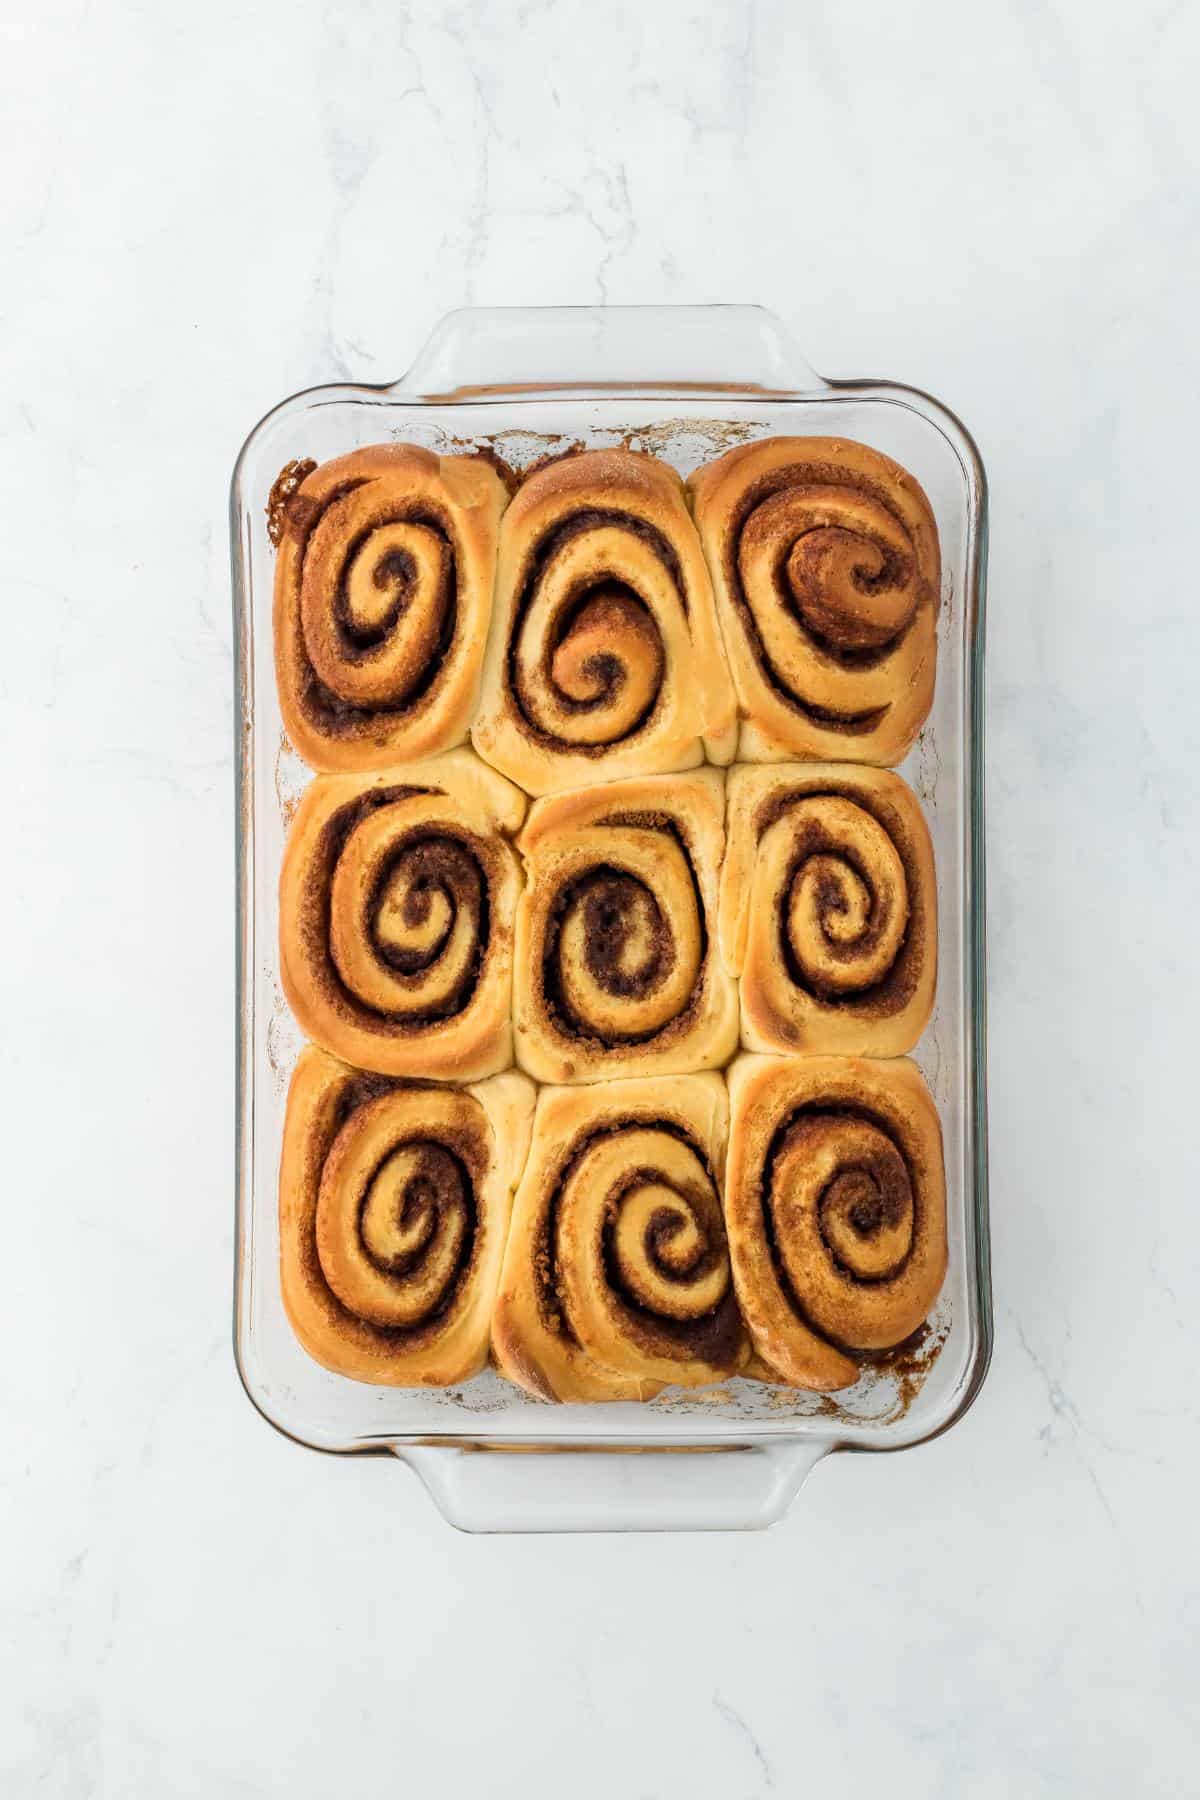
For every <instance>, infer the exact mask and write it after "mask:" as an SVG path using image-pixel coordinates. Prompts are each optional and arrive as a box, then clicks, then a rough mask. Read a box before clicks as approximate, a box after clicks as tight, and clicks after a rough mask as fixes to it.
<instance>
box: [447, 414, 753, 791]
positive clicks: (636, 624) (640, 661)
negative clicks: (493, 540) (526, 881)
mask: <svg viewBox="0 0 1200 1800" xmlns="http://www.w3.org/2000/svg"><path fill="white" fill-rule="evenodd" d="M734 736H735V710H734V702H733V691H732V688H731V686H730V683H729V676H728V671H727V669H726V666H725V661H724V657H723V655H722V652H721V646H720V638H719V635H718V632H717V626H716V618H715V614H714V611H713V600H712V589H711V586H710V583H709V578H708V571H707V569H706V567H705V564H704V558H703V556H702V555H701V553H700V546H699V544H698V542H697V540H696V533H695V528H694V526H693V524H692V521H691V518H690V516H689V514H688V510H687V506H686V504H685V501H684V491H683V485H682V483H681V481H680V479H679V477H678V475H676V474H675V472H674V470H673V469H671V468H670V467H669V466H668V465H667V464H666V463H660V462H655V461H653V460H652V459H651V458H649V457H647V456H641V455H635V454H634V453H632V452H631V451H627V450H592V451H588V452H585V453H584V454H582V455H577V456H569V457H566V458H563V459H561V460H559V461H557V462H554V463H551V464H549V465H548V466H546V467H545V468H543V469H540V470H539V471H538V472H537V473H535V474H533V475H531V476H530V477H529V478H528V479H527V480H526V481H525V482H524V484H523V485H522V486H521V487H520V488H519V489H518V491H517V494H516V496H515V498H514V499H513V502H512V504H511V506H510V507H509V509H508V511H507V512H506V513H505V515H504V519H503V522H502V524H501V530H500V548H499V556H498V562H497V572H496V603H495V607H494V609H493V614H492V630H491V636H490V638H489V641H488V650H487V659H486V662H485V665H484V677H483V689H482V695H481V700H480V709H479V713H478V716H477V718H476V723H475V726H474V729H473V732H472V738H473V741H474V744H475V748H476V749H477V750H478V751H479V753H480V755H481V756H484V757H486V758H487V760H488V762H490V763H493V764H494V765H495V767H496V768H498V769H500V770H502V771H503V773H504V774H506V775H508V776H510V777H511V778H512V779H513V780H514V781H517V782H519V783H520V785H521V786H522V787H523V788H524V789H525V790H526V791H527V792H528V793H530V794H550V793H557V792H559V791H560V790H561V789H563V788H568V787H583V786H586V785H588V784H590V783H594V782H598V781H611V780H615V779H616V778H618V777H620V776H626V775H648V774H661V773H665V772H668V771H671V770H677V769H687V768H693V767H694V766H695V765H696V764H697V763H699V762H701V761H702V760H703V751H704V746H707V750H708V755H709V758H710V760H711V761H714V762H728V761H729V758H730V756H731V755H732V753H733V740H734Z"/></svg>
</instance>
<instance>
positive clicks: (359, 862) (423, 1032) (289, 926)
mask: <svg viewBox="0 0 1200 1800" xmlns="http://www.w3.org/2000/svg"><path fill="white" fill-rule="evenodd" d="M524 809H525V800H524V796H523V795H522V794H520V793H519V792H518V791H517V789H516V788H514V787H512V786H511V785H510V784H509V783H508V782H507V781H505V780H504V779H503V777H502V776H499V775H497V774H496V772H495V770H493V769H489V768H487V767H486V766H485V765H484V764H483V763H481V762H480V761H479V760H478V758H476V757H475V756H473V755H472V754H471V752H470V751H469V750H454V751H451V752H449V753H448V754H447V755H446V756H442V757H435V758H431V759H430V760H429V761H428V762H420V763H409V764H407V765H405V766H404V767H403V768H399V769H387V770H383V771H381V772H380V773H379V774H376V775H324V776H319V777H318V778H317V780H315V781H314V782H313V783H312V785H311V786H310V787H309V788H308V790H307V791H306V793H305V794H304V796H303V798H302V800H301V802H300V805H299V807H298V808H297V809H296V814H295V817H294V818H293V820H292V824H291V828H290V830H289V833H288V839H287V845H286V848H285V850H284V856H283V869H282V873H281V876H280V883H279V941H280V969H281V974H282V978H283V988H284V993H285V994H286V995H287V999H288V1003H289V1005H290V1006H291V1008H292V1011H293V1012H294V1013H295V1015H296V1018H297V1020H298V1021H299V1023H300V1026H301V1028H302V1029H303V1030H304V1031H305V1032H306V1033H307V1035H308V1036H309V1037H311V1038H313V1039H314V1040H315V1041H316V1042H317V1043H318V1044H320V1045H321V1046H322V1048H323V1049H326V1050H329V1051H331V1052H332V1053H333V1054H334V1055H336V1056H340V1057H342V1058H343V1059H344V1060H345V1061H346V1062H350V1063H353V1064H354V1065H355V1066H356V1067H358V1068H362V1069H372V1070H375V1071H377V1072H379V1073H381V1074H385V1075H416V1076H429V1077H434V1078H442V1079H448V1080H452V1081H471V1080H477V1079H478V1078H479V1077H480V1076H483V1075H491V1074H494V1073H495V1072H496V1071H497V1070H499V1069H502V1068H505V1067H506V1066H507V1065H508V1064H509V1063H510V1062H511V1060H512V1056H511V1050H512V1031H511V1025H510V1019H509V1008H510V1000H511V994H512V954H513V940H512V920H513V914H514V912H515V910H516V904H517V896H518V894H519V893H520V891H521V872H520V866H519V864H518V862H517V857H516V853H515V852H514V850H513V848H512V846H511V844H510V843H508V842H507V840H506V838H505V837H504V836H503V835H502V833H505V832H513V831H515V830H516V828H517V826H518V825H519V823H520V821H521V817H522V814H523V812H524Z"/></svg>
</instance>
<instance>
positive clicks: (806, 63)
mask: <svg viewBox="0 0 1200 1800" xmlns="http://www.w3.org/2000/svg"><path fill="white" fill-rule="evenodd" d="M0 30H2V34H3V45H4V48H3V54H2V55H0V84H2V86H3V90H4V93H3V105H2V106H0V141H2V143H3V151H4V165H5V167H6V169H7V170H8V176H9V179H8V181H7V182H6V183H5V184H4V189H5V191H4V195H3V207H4V230H3V240H2V241H3V244H4V252H5V275H4V280H3V288H2V292H3V312H4V332H3V358H2V363H0V367H2V369H3V375H2V383H3V412H2V421H3V434H2V455H3V490H4V494H5V498H6V507H5V515H6V519H5V529H4V532H3V536H2V537H0V571H2V577H3V593H4V600H5V620H6V631H7V647H6V652H5V655H4V658H3V661H2V662H0V684H2V691H3V713H2V717H3V729H4V735H5V742H6V761H7V768H8V779H7V792H6V805H5V812H6V818H7V828H6V832H5V842H6V852H7V854H6V857H5V875H4V880H3V883H2V884H0V895H2V904H3V908H4V915H5V919H6V928H5V929H6V934H7V939H8V942H9V945H10V947H11V946H15V953H13V952H12V950H10V955H9V957H7V958H6V959H5V971H4V977H3V979H4V1017H5V1020H6V1024H7V1030H6V1031H5V1032H4V1044H5V1051H4V1084H3V1085H4V1096H5V1102H6V1104H5V1108H4V1111H5V1116H6V1120H7V1139H8V1174H7V1179H6V1180H5V1183H4V1187H5V1196H4V1209H5V1210H4V1218H5V1230H4V1240H3V1248H4V1271H5V1274H4V1284H3V1303H2V1305H0V1341H2V1342H3V1344H4V1347H5V1348H4V1358H3V1365H2V1367H0V1443H2V1445H3V1450H2V1451H0V1620H2V1621H3V1629H2V1630H0V1792H2V1793H3V1794H4V1795H5V1796H9V1795H12V1796H14V1797H21V1800H23V1797H24V1796H27V1795H28V1796H32V1795H38V1796H46V1797H48V1800H68V1797H69V1800H83V1797H85V1796H89V1797H91V1796H95V1797H102V1800H130V1797H132V1796H142V1795H158V1794H170V1795H171V1796H172V1797H173V1800H192V1797H195V1800H213V1797H214V1796H222V1797H224V1796H231V1797H233V1800H267V1797H270V1800H274V1797H276V1796H285V1795H286V1796H289V1797H293V1796H313V1797H324V1796H328V1795H333V1794H350V1795H354V1796H359V1797H365V1796H374V1795H384V1794H388V1795H390V1794H393V1793H414V1794H416V1793H422V1794H424V1793H435V1794H443V1793H445V1794H454V1793H468V1792H485V1793H488V1794H494V1795H497V1796H505V1795H509V1794H513V1795H516V1794H520V1795H525V1796H541V1795H557V1794H559V1793H562V1792H567V1793H570V1794H571V1795H573V1796H575V1797H576V1800H594V1797H599V1796H609V1795H612V1794H615V1793H621V1794H628V1795H630V1796H635V1797H638V1800H651V1797H654V1800H658V1797H662V1800H674V1796H677V1795H680V1794H684V1793H687V1794H690V1795H695V1796H703V1797H705V1800H707V1797H708V1796H714V1797H715V1796H737V1797H738V1800H750V1797H754V1796H760V1795H768V1794H776V1793H778V1794H781V1795H782V1794H795V1793H799V1792H802V1791H806V1790H807V1791H811V1792H828V1793H837V1794H842V1793H846V1794H849V1793H863V1792H866V1791H869V1788H868V1784H870V1783H878V1784H880V1786H881V1788H885V1789H886V1791H887V1792H888V1793H889V1794H890V1795H892V1796H895V1797H897V1800H900V1797H901V1796H909V1795H912V1796H917V1795H921V1796H930V1795H933V1796H946V1797H948V1800H957V1797H958V1796H961V1795H970V1796H972V1800H979V1797H985V1800H986V1797H992V1796H995V1797H996V1800H1009V1797H1010V1796H1012V1795H1021V1796H1023V1797H1024V1800H1037V1797H1039V1796H1043V1795H1046V1796H1050V1795H1055V1796H1057V1795H1063V1794H1071V1795H1075V1794H1087V1795H1089V1796H1107V1795H1113V1796H1118V1795H1120V1796H1125V1795H1130V1794H1136V1795H1138V1796H1157V1795H1176V1794H1183V1793H1186V1792H1191V1791H1194V1789H1195V1782H1196V1775H1195V1761H1196V1757H1197V1754H1198V1752H1200V1743H1198V1742H1197V1727H1196V1709H1195V1685H1196V1674H1197V1648H1196V1646H1197V1626H1198V1624H1200V1596H1198V1591H1197V1566H1196V1564H1197V1558H1196V1551H1197V1540H1196V1526H1195V1518H1196V1499H1195V1483H1196V1477H1197V1463H1198V1457H1197V1430H1196V1425H1197V1405H1196V1380H1195V1374H1194V1366H1195V1362H1196V1355H1197V1332H1196V1300H1195V1295H1196V1289H1197V1277H1198V1274H1200V1271H1198V1268H1197V1233H1196V1157H1195V1152H1194V1145H1193V1139H1192V1132H1193V1130H1194V1121H1193V1118H1192V1114H1193V1113H1194V1112H1195V1109H1196V1108H1195V1099H1194V1093H1193V1082H1194V1070H1195V1051H1194V1042H1195V1034H1194V1030H1193V1029H1192V1025H1191V1014H1192V1011H1193V1010H1194V1005H1195V999H1196V932H1195V927H1194V920H1193V917H1192V914H1193V911H1194V905H1195V896H1196V891H1197V889H1196V875H1197V868H1196V863H1197V852H1196V844H1197V825H1198V822H1200V821H1198V818H1197V810H1198V809H1197V786H1196V768H1197V754H1198V752H1200V731H1198V727H1197V717H1198V712H1200V709H1198V708H1197V705H1196V702H1195V699H1194V692H1193V690H1194V688H1195V667H1196V659H1197V655H1198V654H1200V624H1198V622H1197V617H1198V615H1197V598H1196V580H1197V567H1198V564H1200V556H1198V554H1197V552H1198V549H1200V545H1198V543H1197V528H1196V518H1197V506H1196V498H1195V488H1196V460H1195V445H1194V441H1193V439H1192V438H1191V436H1190V435H1189V432H1188V426H1189V422H1190V421H1189V409H1190V408H1191V407H1192V405H1193V403H1194V397H1195V394H1196V387H1197V376H1198V373H1200V371H1198V368H1197V360H1198V358H1197V348H1196V346H1197V332H1196V303H1195V292H1196V274H1197V264H1198V256H1200V231H1198V220H1200V210H1198V203H1197V174H1198V169H1197V145H1198V135H1197V126H1196V104H1195V76H1194V70H1195V63H1196V57H1197V53H1198V52H1200V25H1198V24H1197V15H1196V13H1195V12H1194V10H1192V9H1189V8H1186V7H1182V6H1179V5H1173V4H1153V3H1152V4H1149V5H1147V6H1146V7H1142V8H1132V7H1127V6H1125V5H1121V6H1116V5H1110V4H1102V3H1097V0H1092V3H1091V4H1088V3H1087V0H1057V3H1050V0H1041V3H1039V0H998V3H997V4H994V5H992V6H989V7H987V8H971V7H963V6H961V5H960V4H951V3H949V0H945V3H939V4H933V5H918V6H917V7H916V8H911V7H895V6H891V5H888V6H884V5H875V4H872V3H868V4H859V5H857V6H855V7H854V8H852V9H849V10H845V9H838V8H835V7H829V6H822V7H819V8H818V7H816V6H810V5H805V4H789V3H788V0H761V3H760V4H757V5H754V4H720V3H718V0H705V3H704V4H701V3H700V0H696V3H694V4H677V3H674V0H671V3H666V4H664V3H662V0H655V3H654V4H650V3H648V0H636V3H634V0H627V3H620V4H614V5H605V4H599V5H598V4H594V3H593V4H582V3H578V0H554V3H553V4H550V5H546V4H536V3H534V0H529V3H528V4H524V5H506V4H499V3H489V0H477V3H476V4H473V5H472V4H448V5H441V4H437V3H436V0H417V3H415V4H411V5H408V6H403V5H399V4H395V3H394V0H392V3H386V4H378V5H343V4H337V3H336V0H288V3H287V4H268V3H264V4H261V5H258V6H254V7H246V6H243V5H234V4H232V3H231V0H211V3H209V4H206V5H204V6H202V7H189V8H181V7H172V6H166V7H162V6H157V5H153V4H150V3H149V0H146V3H144V4H133V3H132V0H114V3H113V4H109V5H104V6H100V5H93V4H90V0H77V3H74V4H71V3H67V0H45V4H41V5H39V6H37V7H21V8H17V9H13V10H12V11H11V13H10V14H9V15H6V21H5V23H4V25H3V27H2V28H0ZM694 299H706V300H707V299H738V300H740V299H753V300H760V301H762V302H764V303H765V304H767V305H769V306H771V307H773V308H774V309H775V310H776V311H778V312H779V313H780V315H781V316H782V317H783V318H784V320H785V321H787V322H788V323H789V324H790V325H791V326H792V328H793V329H794V331H795V333H796V334H797V336H798V337H799V339H800V341H801V342H802V344H803V345H804V347H805V348H806V350H807V352H808V354H809V355H810V357H811V358H812V360H813V362H814V363H815V364H816V366H817V367H819V368H821V369H822V370H825V371H828V372H830V373H834V374H845V375H854V374H862V373H883V374H887V375H892V376H895V377H897V378H900V379H904V380H907V381H910V382H913V383H915V384H917V385H919V386H923V387H927V388H929V389H931V390H933V391H934V392H936V393H938V394H939V395H941V396H943V397H944V398H945V399H946V400H947V401H949V403H950V404H951V405H952V406H954V407H955V408H956V409H957V410H958V411H959V412H960V413H961V414H962V416H963V417H964V418H965V419H966V420H967V421H968V422H969V423H970V425H971V426H972V428H973V429H974V431H975V433H976V435H977V437H978V440H979V442H980V444H981V447H982V450H983V453H984V456H985V459H986V461H987V463H988V466H989V471H990V476H991V483H992V500H993V523H994V536H993V552H992V565H991V601H992V603H991V627H990V682H989V707H988V712H989V731H990V737H989V752H988V764H989V782H990V830H989V838H990V853H991V886H990V899H991V1024H992V1038H991V1042H992V1056H991V1082H992V1085H991V1095H992V1125H993V1135H992V1142H993V1156H992V1173H993V1217H994V1248H995V1282H996V1294H997V1304H998V1337H997V1345H996V1354H995V1360H994V1364H993V1369H992V1374H991V1377H990V1380H989V1382H988V1384H987V1387H986V1388H985V1390H984V1394H983V1396H982V1398H981V1399H980V1401H979V1403H978V1404H977V1406H976V1407H975V1409H974V1411H973V1412H972V1413H971V1415H970V1416H969V1417H968V1418H967V1420H966V1421H965V1422H964V1423H963V1424H962V1425H961V1426H960V1427H959V1428H958V1429H956V1430H955V1431H953V1432H952V1433H950V1434H949V1435H948V1436H947V1437H945V1438H943V1439H942V1440H940V1441H938V1442H937V1443H935V1444H933V1445H932V1446H930V1447H928V1448H926V1449H924V1450H920V1451H917V1452H914V1453H912V1454H909V1455H904V1456H899V1457H895V1458H888V1459H877V1460H873V1461H872V1460H865V1459H852V1458H840V1459H834V1460H832V1461H831V1462H829V1463H827V1464H825V1465H823V1466H822V1467H821V1468H819V1469H818V1470H817V1472H816V1474H815V1475H814V1477H813V1480H812V1482H811V1484H810V1486H809V1487H808V1489H807V1490H806V1491H805V1493H804V1494H803V1496H802V1497H801V1500H800V1501H799V1503H798V1504H797V1505H796V1507H795V1508H794V1510H793V1512H792V1514H791V1515H790V1517H789V1518H788V1519H787V1521H786V1522H785V1523H784V1524H783V1525H781V1526H779V1527H777V1528H776V1529H775V1530H774V1531H773V1532H771V1533H768V1534H765V1535H762V1536H755V1537H745V1538H743V1537H729V1538H688V1537H679V1538H672V1539H666V1540H664V1539H649V1538H642V1539H636V1540H624V1541H621V1540H614V1539H603V1538H589V1539H575V1540H571V1539H554V1540H529V1539H522V1540H517V1539H487V1540H481V1539H476V1540H473V1539H466V1538H463V1537H460V1536H457V1535H456V1534H454V1533H453V1532H451V1531H450V1530H449V1529H448V1528H447V1527H446V1526H445V1525H443V1524H442V1523H441V1521H440V1520H439V1519H438V1517H437V1516H436V1514H435V1513H434V1510H433V1508H432V1506H431V1504H430V1502H429V1501H428V1499H427V1498H426V1496H425V1495H424V1493H423V1492H422V1491H421V1490H420V1488H419V1486H418V1484H417V1482H416V1481H415V1479H414V1478H413V1477H412V1476H411V1475H409V1474H407V1473H406V1472H405V1471H404V1470H402V1469H401V1468H399V1467H398V1466H392V1465H391V1464H390V1463H388V1462H387V1461H385V1460H380V1461H373V1460H372V1461H365V1462H354V1461H347V1460H344V1459H336V1458H322V1457H319V1456H314V1455H311V1454H308V1453H305V1452H304V1451H302V1450H299V1449H297V1448H295V1447H293V1446H291V1445H289V1444H288V1443H286V1442H285V1441H283V1440H282V1439H280V1438H279V1437H277V1436H275V1435H274V1434H273V1433H272V1432H270V1431H269V1430H267V1429H266V1427H265V1426H264V1425H263V1424H262V1423H261V1421H260V1420H259V1419H258V1418H257V1417H256V1416H255V1414H254V1413H253V1412H252V1410H251V1408H250V1407H249V1406H248V1404H247V1403H246V1401H245V1399H244V1398H243V1396H242V1394H241V1391H240V1389H239V1387H238V1383H237V1380H236V1376H235V1374H234V1369H233V1363H232V1359H231V1355H230V1348H229V1326H228V1307H229V1293H230V1264H231V1245H230V1239H231V1214H232V1193H231V1173H232V1103H233V1067H232V1047H233V1039H232V996H231V985H232V971H233V914H232V878H233V859H232V822H233V808H232V776H231V767H230V740H231V730H230V724H231V680H230V677H231V670H230V622H229V598H228V572H227V547H226V524H225V484H226V480H227V476H228V471H229V467H230V464H231V461H232V458H233V456H234V454H235V452H236V449H237V446H238V444H239V442H240V440H241V438H242V436H243V435H244V433H245V431H246V430H247V429H248V427H249V426H250V425H251V424H252V423H253V421H254V419H255V418H256V417H257V416H258V415H259V414H260V413H261V412H262V411H263V410H264V409H265V408H266V407H268V406H269V405H270V404H272V403H273V402H274V401H275V400H276V399H277V398H278V397H279V396H281V395H282V394H284V393H286V392H289V391H290V390H292V389H294V388H297V387H300V386H302V385H308V384H311V383H314V382H320V381H327V380H330V379H334V378H336V377H338V376H341V375H346V376H350V377H354V378H364V379H367V380H383V379H386V378H388V377H391V376H393V375H395V374H397V373H398V372H399V371H400V369H401V368H402V367H403V365H404V364H405V362H406V361H407V360H408V359H409V358H410V356H411V355H412V354H413V352H414V351H415V350H416V348H417V346H418V345H419V344H420V342H421V340H422V339H423V337H424V335H425V333H426V331H427V329H428V327H429V326H430V324H431V323H432V322H433V321H434V320H435V319H436V318H437V317H438V316H439V315H440V314H441V313H442V312H443V311H445V310H446V309H448V308H450V307H452V306H455V305H459V304H462V303H466V302H472V301H475V302H485V301H494V302H535V301H570V300H589V301H594V300H604V301H609V302H619V301H631V300H644V301H645V300H650V301H655V300H662V301H682V300H694Z"/></svg>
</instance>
